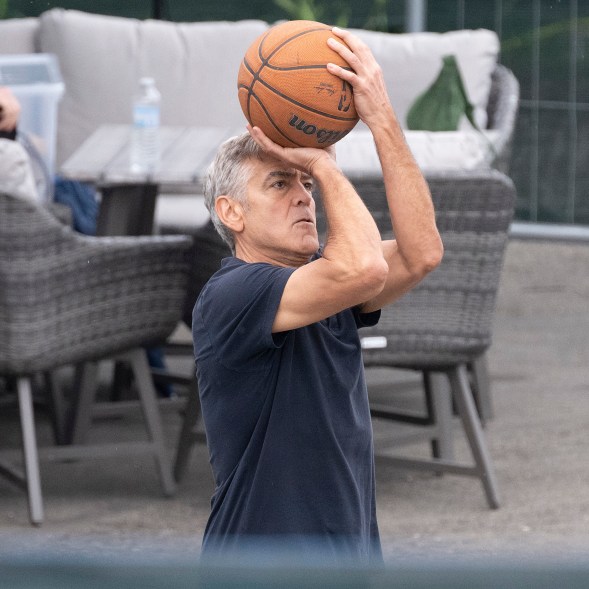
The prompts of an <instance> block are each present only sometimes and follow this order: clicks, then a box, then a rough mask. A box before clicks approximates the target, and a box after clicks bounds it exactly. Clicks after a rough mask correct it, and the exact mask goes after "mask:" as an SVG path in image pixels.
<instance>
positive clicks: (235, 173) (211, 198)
mask: <svg viewBox="0 0 589 589" xmlns="http://www.w3.org/2000/svg"><path fill="white" fill-rule="evenodd" d="M263 154H264V152H263V151H262V149H261V148H260V147H259V146H258V144H257V143H256V142H255V141H254V140H253V139H252V138H251V136H250V134H249V133H244V134H243V135H237V136H236V137H231V139H228V140H227V141H225V142H224V143H223V144H222V145H221V147H219V150H218V151H217V155H216V156H215V159H214V160H213V162H212V163H211V165H210V166H209V167H208V169H207V173H206V177H205V181H204V195H205V204H206V206H207V209H208V210H209V213H210V214H211V221H212V222H213V224H214V225H215V229H216V230H217V233H218V234H219V235H220V236H221V237H222V238H223V241H225V243H227V244H228V245H229V247H230V248H231V251H232V252H233V253H234V254H235V236H234V235H233V231H231V229H229V227H227V226H226V225H224V224H223V223H222V222H221V219H219V216H218V215H217V212H216V211H215V202H216V200H217V198H218V197H219V196H222V195H227V196H230V197H231V198H233V199H234V200H236V201H238V202H240V203H243V204H246V198H247V183H248V181H249V178H250V168H249V166H248V165H247V164H248V161H250V160H252V159H262V157H263Z"/></svg>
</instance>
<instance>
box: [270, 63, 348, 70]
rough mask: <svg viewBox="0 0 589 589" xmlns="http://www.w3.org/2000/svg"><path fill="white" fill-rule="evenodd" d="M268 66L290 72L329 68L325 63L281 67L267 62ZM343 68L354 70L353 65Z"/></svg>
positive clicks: (271, 68)
mask: <svg viewBox="0 0 589 589" xmlns="http://www.w3.org/2000/svg"><path fill="white" fill-rule="evenodd" d="M266 67H267V68H268V69H270V70H274V71H277V72H290V71H293V70H320V69H324V70H326V69H327V66H326V65H325V64H317V65H293V66H290V67H279V66H277V65H271V64H269V63H267V64H266ZM340 67H341V68H342V69H343V70H348V71H349V72H352V71H354V70H353V69H352V68H351V67H342V66H340Z"/></svg>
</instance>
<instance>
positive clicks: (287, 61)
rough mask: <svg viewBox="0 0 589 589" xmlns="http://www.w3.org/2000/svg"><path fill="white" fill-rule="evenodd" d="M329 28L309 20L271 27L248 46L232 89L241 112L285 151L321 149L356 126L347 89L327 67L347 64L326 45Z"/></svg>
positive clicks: (346, 84) (347, 86) (329, 33)
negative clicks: (286, 148)
mask: <svg viewBox="0 0 589 589" xmlns="http://www.w3.org/2000/svg"><path fill="white" fill-rule="evenodd" d="M330 36H333V37H334V38H335V39H337V40H338V41H339V42H340V43H343V41H342V40H341V39H339V38H337V37H335V36H334V35H332V33H331V27H328V26H327V25H324V24H322V23H318V22H314V21H309V20H294V21H290V22H286V23H282V24H279V25H276V26H274V27H272V28H271V29H269V30H268V31H266V32H265V33H263V34H262V35H260V36H259V37H258V38H257V39H256V40H255V41H254V42H253V43H252V45H251V46H250V47H249V49H248V50H247V52H246V54H245V57H244V58H243V61H242V63H241V66H240V68H239V74H238V77H237V88H238V94H239V102H240V104H241V108H242V110H243V113H244V114H245V116H246V118H247V120H248V121H249V122H250V124H251V125H255V126H258V127H260V128H261V129H262V131H264V133H266V135H267V136H268V137H269V138H270V139H272V140H273V141H274V142H276V143H278V144H280V145H283V146H285V147H327V146H328V145H332V144H333V143H335V142H336V141H339V140H340V139H341V138H342V137H344V136H345V135H346V134H347V133H349V131H350V130H351V129H352V128H353V127H354V125H355V124H356V123H357V122H358V115H357V114H356V109H355V108H354V99H353V96H352V87H351V86H350V84H349V83H348V82H345V81H343V80H342V79H341V78H338V77H337V76H334V75H333V74H330V73H329V72H328V71H327V63H328V62H331V63H335V64H337V65H340V66H342V67H345V68H346V69H350V67H349V65H348V64H347V63H346V62H345V61H344V60H343V59H342V58H341V57H340V56H339V54H337V53H336V52H335V51H333V50H332V49H330V48H329V47H328V45H327V39H328V38H329V37H330Z"/></svg>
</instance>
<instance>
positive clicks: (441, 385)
mask: <svg viewBox="0 0 589 589" xmlns="http://www.w3.org/2000/svg"><path fill="white" fill-rule="evenodd" d="M423 384H424V389H425V396H426V404H427V411H428V415H429V416H430V417H431V419H432V423H433V424H435V425H436V438H435V439H434V440H432V456H433V457H434V458H440V459H442V460H454V439H453V438H454V429H453V427H452V391H451V390H450V385H449V382H448V378H447V376H446V375H445V374H443V373H440V372H430V371H424V372H423Z"/></svg>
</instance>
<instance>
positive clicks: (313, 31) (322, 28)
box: [243, 27, 331, 88]
mask: <svg viewBox="0 0 589 589" xmlns="http://www.w3.org/2000/svg"><path fill="white" fill-rule="evenodd" d="M326 30H331V29H329V28H328V27H315V28H313V29H306V30H304V31H301V32H300V33H297V34H296V35H293V36H292V37H289V38H288V39H285V40H284V41H283V42H282V43H281V44H280V45H278V47H275V48H274V50H273V51H272V52H271V53H270V55H268V58H267V59H266V58H265V57H264V56H263V55H262V46H263V45H264V41H265V40H266V38H267V37H268V35H269V34H270V33H271V32H272V29H270V30H269V31H268V32H267V33H266V34H265V35H264V36H263V37H262V40H261V41H260V42H259V43H258V57H259V58H260V61H261V62H262V64H261V65H260V69H259V70H258V71H257V72H254V71H253V69H250V72H251V73H252V75H253V76H254V79H253V81H252V88H253V86H254V84H255V83H256V80H259V79H260V73H261V71H262V70H263V69H264V68H265V67H266V66H267V65H268V62H269V61H270V59H271V58H272V56H273V55H274V54H275V53H276V52H277V51H278V50H279V49H282V48H283V47H284V46H285V45H286V44H287V43H290V42H291V41H292V40H293V39H298V38H299V37H302V36H303V35H308V34H309V33H315V32H317V31H326ZM243 61H244V62H245V57H244V59H243ZM248 69H249V68H248Z"/></svg>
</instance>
